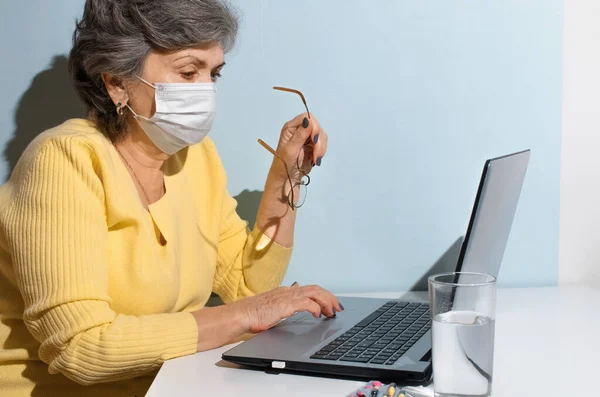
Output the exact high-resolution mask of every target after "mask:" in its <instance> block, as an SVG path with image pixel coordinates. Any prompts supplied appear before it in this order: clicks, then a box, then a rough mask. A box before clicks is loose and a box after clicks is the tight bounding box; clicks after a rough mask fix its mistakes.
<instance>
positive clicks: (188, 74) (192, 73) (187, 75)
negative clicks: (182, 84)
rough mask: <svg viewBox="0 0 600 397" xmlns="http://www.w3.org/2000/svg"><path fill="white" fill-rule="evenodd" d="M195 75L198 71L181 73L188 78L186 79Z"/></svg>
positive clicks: (190, 78)
mask: <svg viewBox="0 0 600 397" xmlns="http://www.w3.org/2000/svg"><path fill="white" fill-rule="evenodd" d="M195 75H196V72H183V73H181V76H182V77H183V78H184V79H186V80H192V79H193V78H194V76H195Z"/></svg>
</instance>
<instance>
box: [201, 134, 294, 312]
mask: <svg viewBox="0 0 600 397" xmlns="http://www.w3.org/2000/svg"><path fill="white" fill-rule="evenodd" d="M209 144H210V147H211V150H212V151H213V158H212V161H211V162H212V163H213V166H215V167H218V168H219V172H220V173H221V174H222V175H223V180H226V177H225V176H224V175H225V171H224V169H223V166H222V163H221V161H220V159H219V157H218V155H217V153H216V148H215V147H214V144H213V143H212V142H210V143H209ZM223 185H224V187H223V191H222V197H223V199H222V211H221V232H220V236H219V246H218V252H217V255H218V260H217V269H216V273H215V279H214V284H213V290H214V292H215V293H216V294H217V295H219V296H220V297H221V299H223V301H224V302H225V303H229V302H233V301H235V300H237V299H240V298H243V297H247V296H252V295H255V294H258V293H261V292H265V291H268V290H271V289H273V288H276V287H278V286H280V285H281V282H282V281H283V277H284V276H285V273H286V272H287V268H288V264H289V262H290V259H291V256H292V248H287V247H283V246H281V245H279V244H277V243H276V242H275V241H273V240H272V239H270V238H269V237H268V236H267V235H265V234H264V233H263V231H262V230H261V229H260V228H258V227H255V228H254V230H252V231H250V230H249V228H248V222H246V221H244V220H242V219H241V218H240V217H239V215H238V214H237V212H236V208H237V202H236V201H235V199H234V198H233V197H231V195H230V194H229V192H228V190H227V188H226V183H224V184H223Z"/></svg>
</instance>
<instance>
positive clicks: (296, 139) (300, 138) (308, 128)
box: [290, 117, 314, 149]
mask: <svg viewBox="0 0 600 397" xmlns="http://www.w3.org/2000/svg"><path fill="white" fill-rule="evenodd" d="M313 129H314V123H313V122H312V121H311V120H309V119H308V118H306V117H305V118H304V119H303V121H302V124H301V125H300V126H299V127H298V128H296V130H295V131H294V134H293V135H292V138H291V139H290V143H292V144H293V145H294V146H295V147H297V148H298V149H300V148H301V147H302V146H304V144H305V143H306V142H307V141H309V142H311V141H310V139H311V136H312V132H313ZM311 143H312V142H311Z"/></svg>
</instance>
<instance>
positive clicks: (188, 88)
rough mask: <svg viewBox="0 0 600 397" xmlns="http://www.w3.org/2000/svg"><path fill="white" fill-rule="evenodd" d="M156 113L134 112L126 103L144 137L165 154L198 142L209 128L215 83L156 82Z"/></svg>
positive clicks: (210, 125) (214, 95) (213, 113)
mask: <svg viewBox="0 0 600 397" xmlns="http://www.w3.org/2000/svg"><path fill="white" fill-rule="evenodd" d="M138 78H139V79H140V80H141V81H143V82H144V83H146V84H147V85H149V86H150V87H152V88H154V97H155V101H156V113H154V116H152V117H151V118H147V117H144V116H140V115H138V114H137V113H136V112H134V111H133V109H132V108H131V107H130V106H129V105H127V107H128V108H129V110H131V112H132V113H133V115H134V117H135V119H136V120H137V122H138V123H139V124H140V127H142V130H144V132H145V133H146V135H148V138H150V140H151V141H152V142H153V143H154V144H155V145H156V147H157V148H159V149H160V150H162V151H163V152H165V153H166V154H168V155H172V154H175V153H177V152H178V151H180V150H181V149H183V148H185V147H187V146H190V145H194V144H196V143H200V142H201V141H202V140H203V139H204V137H205V136H206V135H207V134H208V133H209V131H210V129H211V128H212V124H213V120H214V118H215V111H216V100H217V96H216V95H217V94H216V92H217V91H216V87H215V83H156V84H155V85H152V84H150V83H148V82H147V81H146V80H144V79H142V78H141V77H138Z"/></svg>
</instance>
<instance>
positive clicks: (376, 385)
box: [373, 380, 383, 387]
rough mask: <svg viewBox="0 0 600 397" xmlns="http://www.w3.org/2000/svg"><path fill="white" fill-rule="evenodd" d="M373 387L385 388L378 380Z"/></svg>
mask: <svg viewBox="0 0 600 397" xmlns="http://www.w3.org/2000/svg"><path fill="white" fill-rule="evenodd" d="M373 386H375V387H381V386H383V383H381V382H379V381H378V380H376V381H373Z"/></svg>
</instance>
